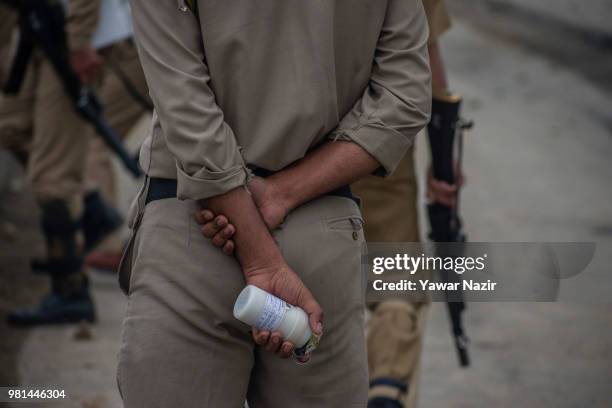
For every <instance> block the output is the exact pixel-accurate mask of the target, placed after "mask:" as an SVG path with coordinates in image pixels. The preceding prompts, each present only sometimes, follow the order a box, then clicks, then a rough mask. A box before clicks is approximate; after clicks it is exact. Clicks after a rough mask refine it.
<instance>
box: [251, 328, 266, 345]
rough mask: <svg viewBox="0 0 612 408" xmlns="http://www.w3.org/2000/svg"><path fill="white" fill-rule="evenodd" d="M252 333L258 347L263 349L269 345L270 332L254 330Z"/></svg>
mask: <svg viewBox="0 0 612 408" xmlns="http://www.w3.org/2000/svg"><path fill="white" fill-rule="evenodd" d="M252 333H253V341H255V344H257V345H258V346H262V347H263V346H265V345H266V344H267V343H268V340H269V338H270V332H269V331H259V330H257V329H252Z"/></svg>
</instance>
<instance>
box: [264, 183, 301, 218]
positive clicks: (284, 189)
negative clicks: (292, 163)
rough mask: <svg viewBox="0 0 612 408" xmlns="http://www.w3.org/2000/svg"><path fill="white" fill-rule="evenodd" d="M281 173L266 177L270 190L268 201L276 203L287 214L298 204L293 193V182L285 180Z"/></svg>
mask: <svg viewBox="0 0 612 408" xmlns="http://www.w3.org/2000/svg"><path fill="white" fill-rule="evenodd" d="M284 176H285V175H284V174H282V173H279V174H276V175H274V176H272V177H270V178H269V179H268V182H269V190H270V197H269V200H270V202H274V203H276V205H277V206H279V207H280V208H282V209H283V210H284V212H285V214H289V213H290V212H291V211H293V210H294V209H295V207H297V206H298V205H299V203H298V202H297V200H296V195H295V194H293V187H294V186H295V183H293V182H291V181H290V180H287V177H284Z"/></svg>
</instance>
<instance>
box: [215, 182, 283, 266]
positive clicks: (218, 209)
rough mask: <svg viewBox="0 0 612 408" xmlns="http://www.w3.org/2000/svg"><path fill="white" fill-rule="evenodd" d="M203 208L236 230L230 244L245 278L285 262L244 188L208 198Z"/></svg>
mask: <svg viewBox="0 0 612 408" xmlns="http://www.w3.org/2000/svg"><path fill="white" fill-rule="evenodd" d="M203 205H204V207H205V208H208V209H210V210H211V211H213V212H214V213H216V214H223V215H225V216H226V217H227V218H228V219H230V220H231V222H232V224H233V225H234V226H235V227H236V233H235V235H234V237H233V240H234V242H235V244H236V256H237V258H238V261H239V262H240V265H241V266H242V270H243V273H244V274H245V277H248V276H249V275H251V274H256V273H257V272H258V271H260V270H262V269H265V268H268V267H270V266H271V265H274V264H278V263H282V262H284V260H283V257H282V255H281V253H280V250H279V249H278V246H277V245H276V242H275V241H274V239H273V238H272V236H271V235H270V231H269V230H268V227H267V226H266V225H265V223H264V222H263V220H262V218H261V215H260V213H259V211H258V209H257V207H256V206H255V203H254V202H253V199H252V198H251V196H250V194H249V193H248V192H247V191H246V190H245V189H244V188H236V189H234V190H232V191H230V192H228V193H225V194H222V195H218V196H215V197H211V198H209V199H207V200H205V201H204V202H203Z"/></svg>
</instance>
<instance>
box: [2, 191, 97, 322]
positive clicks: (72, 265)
mask: <svg viewBox="0 0 612 408" xmlns="http://www.w3.org/2000/svg"><path fill="white" fill-rule="evenodd" d="M41 207H42V227H43V233H44V235H45V238H46V242H47V261H46V264H47V272H48V273H49V275H50V277H51V293H50V294H48V295H47V296H45V297H44V298H43V300H42V301H41V302H40V304H39V305H38V306H37V307H35V308H33V309H25V310H18V311H15V312H13V313H10V314H9V316H8V321H9V323H12V324H15V325H39V324H54V323H72V322H79V321H81V320H87V321H90V322H93V321H94V320H95V311H94V304H93V301H92V299H91V295H90V293H89V282H88V280H87V277H86V276H85V274H84V273H83V250H82V244H81V243H80V240H79V233H80V223H79V222H78V221H75V219H74V217H73V216H72V215H71V214H70V211H69V209H68V206H67V204H66V203H65V202H64V201H62V200H51V201H47V202H44V203H42V204H41Z"/></svg>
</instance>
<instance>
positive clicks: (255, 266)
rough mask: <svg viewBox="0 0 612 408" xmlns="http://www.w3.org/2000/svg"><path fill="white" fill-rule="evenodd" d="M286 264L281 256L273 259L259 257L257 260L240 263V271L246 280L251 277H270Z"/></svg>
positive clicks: (285, 266)
mask: <svg viewBox="0 0 612 408" xmlns="http://www.w3.org/2000/svg"><path fill="white" fill-rule="evenodd" d="M287 267H288V265H287V263H286V262H285V260H284V259H283V257H282V256H279V257H275V258H274V259H260V260H259V261H255V262H251V263H249V264H244V265H242V273H243V275H244V277H245V279H246V280H247V281H249V280H251V279H257V278H264V277H266V276H268V277H272V276H275V275H276V274H277V273H279V272H280V271H282V270H283V269H285V268H287Z"/></svg>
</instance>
